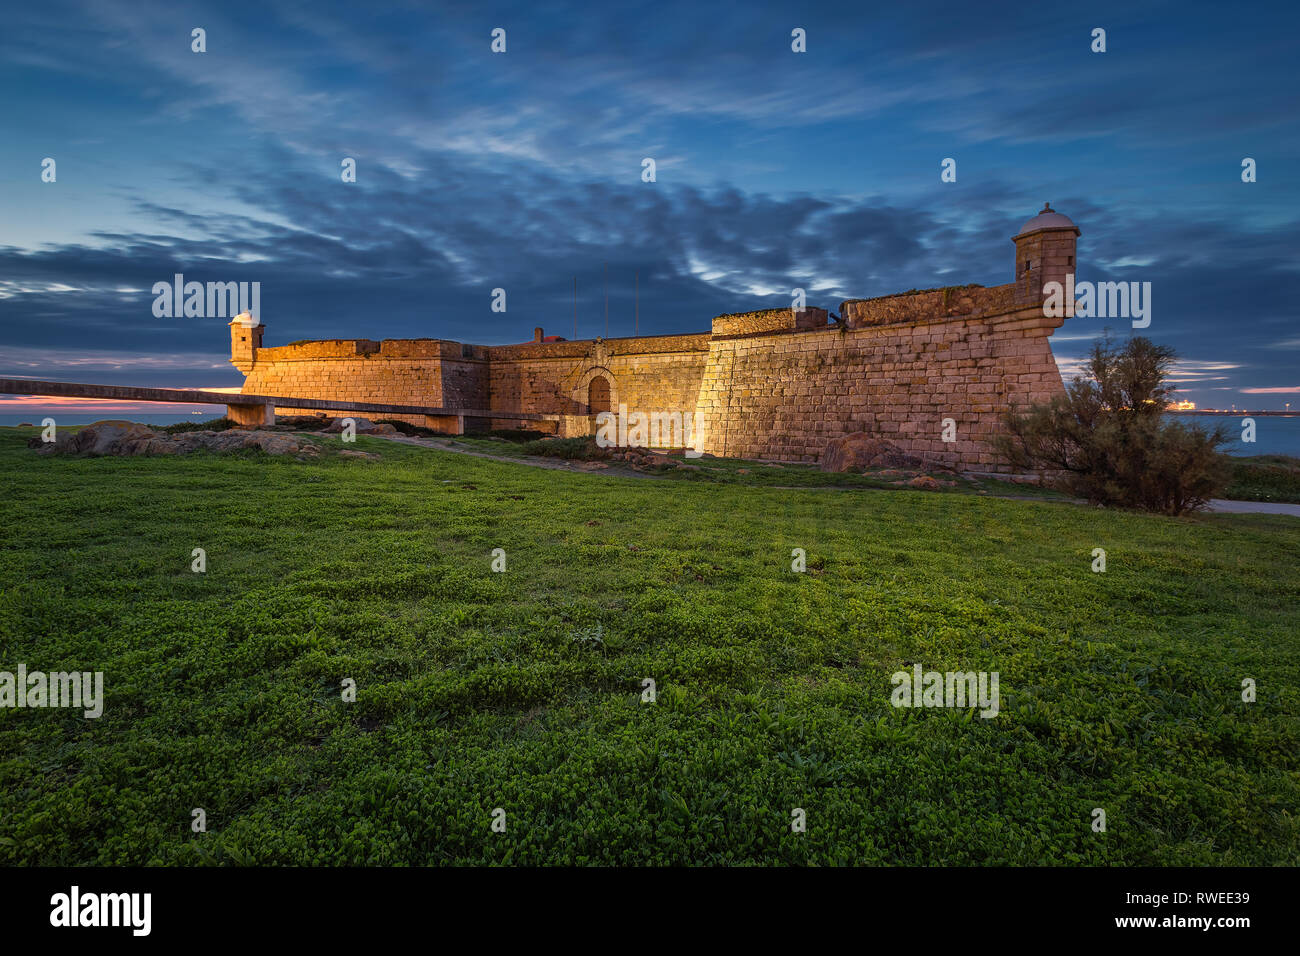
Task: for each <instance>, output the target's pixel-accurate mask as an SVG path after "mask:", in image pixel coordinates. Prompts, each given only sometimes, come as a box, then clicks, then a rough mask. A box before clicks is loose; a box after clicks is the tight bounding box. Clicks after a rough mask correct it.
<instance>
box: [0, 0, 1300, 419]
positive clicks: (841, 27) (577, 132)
mask: <svg viewBox="0 0 1300 956" xmlns="http://www.w3.org/2000/svg"><path fill="white" fill-rule="evenodd" d="M1298 10H1300V7H1298V6H1297V5H1296V4H1293V3H1289V2H1288V3H1262V4H1241V5H1225V4H1205V5H1200V4H1188V3H1150V4H1134V3H1132V2H1125V3H1114V4H1111V3H1099V4H1098V3H1094V4H1087V5H1084V4H1077V3H1070V4H1054V3H1037V4H1031V5H1025V4H1007V5H1001V4H979V3H965V2H961V3H946V4H927V3H920V2H910V0H909V2H907V3H894V4H887V5H884V4H882V5H874V4H859V3H846V4H842V5H837V4H829V3H827V4H807V3H790V4H772V3H762V2H747V3H744V4H709V3H700V2H690V3H680V4H679V3H670V2H656V3H638V4H633V3H620V4H596V3H589V4H564V3H527V4H507V3H437V2H420V3H409V4H408V3H386V2H376V3H361V4H347V5H343V4H337V5H336V4H325V3H315V2H313V3H289V2H279V0H259V2H257V3H249V4H243V3H235V2H223V3H209V4H194V3H186V2H177V0H168V2H160V3H146V2H139V0H131V2H121V3H119V2H112V0H91V2H87V3H84V4H76V3H72V4H69V3H62V2H51V3H36V4H17V3H12V2H10V3H7V4H5V9H4V15H3V21H0V22H3V27H2V28H0V84H2V88H3V91H4V98H3V103H4V121H3V133H4V135H3V136H0V263H2V265H0V375H3V376H15V377H28V378H45V379H60V380H67V381H77V382H104V383H121V384H138V385H162V386H178V387H179V386H189V387H227V388H229V387H235V386H238V385H239V384H240V383H241V381H242V376H240V374H239V373H238V372H237V371H236V370H235V369H234V368H233V367H232V366H231V365H230V364H229V336H228V330H227V328H226V321H227V320H226V319H222V318H155V317H154V315H153V310H152V306H153V301H154V296H153V294H152V292H151V291H150V290H151V288H152V286H153V285H154V283H156V282H160V281H163V282H170V281H171V278H172V276H173V274H174V273H178V272H179V273H183V274H184V275H185V277H186V279H187V280H194V281H200V282H207V281H221V282H227V281H246V282H253V281H257V282H260V283H261V306H262V314H261V315H260V316H259V318H260V319H261V320H262V321H263V322H264V323H265V324H266V339H265V344H266V345H281V344H284V343H287V342H290V341H293V340H297V339H313V338H357V337H364V338H371V339H382V338H405V337H431V338H448V339H455V340H459V341H468V342H475V343H482V344H498V343H508V342H519V341H527V340H530V339H531V338H532V330H533V327H534V326H538V325H540V326H544V327H545V328H546V331H547V333H548V334H558V335H563V336H566V337H571V336H572V334H573V300H572V297H573V280H574V277H575V276H576V277H577V281H578V323H579V336H580V337H583V338H588V337H594V336H597V335H602V334H604V332H605V315H604V298H603V292H602V274H603V273H602V266H603V264H604V263H608V277H609V278H608V281H609V313H610V319H609V323H610V325H609V332H610V334H611V335H614V336H620V335H631V334H632V332H633V311H634V303H633V289H634V276H635V275H636V274H637V273H638V272H639V282H640V331H641V332H642V333H677V332H698V331H706V330H707V329H708V328H709V321H710V319H711V317H712V316H714V315H716V314H718V313H723V312H740V311H747V310H750V309H760V308H786V307H789V305H790V298H791V290H792V289H793V288H795V287H802V288H805V289H807V290H808V304H809V305H815V306H820V307H823V308H828V309H830V310H831V311H832V312H836V311H837V310H838V307H839V303H840V302H841V301H842V300H843V299H846V298H857V297H870V296H878V295H885V294H888V293H892V292H902V291H906V290H908V289H912V288H930V287H935V286H942V285H950V284H957V283H966V282H977V283H981V284H983V285H988V286H992V285H1000V284H1003V283H1007V282H1010V281H1012V277H1013V276H1012V270H1013V261H1014V249H1013V246H1012V244H1011V241H1010V239H1011V236H1013V235H1014V234H1015V233H1016V232H1017V231H1018V228H1019V226H1020V225H1021V224H1022V223H1023V222H1024V221H1025V220H1027V219H1029V218H1030V217H1032V216H1033V215H1034V214H1035V213H1037V212H1038V210H1040V209H1041V208H1042V206H1043V203H1044V202H1045V201H1050V202H1051V203H1052V206H1053V208H1055V209H1056V210H1058V211H1059V212H1062V213H1065V214H1066V215H1068V216H1070V217H1071V218H1072V219H1073V220H1074V221H1075V222H1076V223H1077V224H1078V226H1079V228H1080V229H1081V230H1082V236H1081V237H1080V239H1079V246H1078V261H1079V278H1080V279H1081V280H1092V281H1104V280H1123V281H1138V282H1150V283H1151V284H1152V321H1151V325H1150V327H1149V328H1148V329H1146V330H1145V331H1144V332H1142V333H1141V334H1146V335H1149V336H1150V337H1152V338H1154V339H1155V340H1156V341H1158V342H1162V343H1167V344H1169V345H1172V346H1174V347H1175V348H1176V349H1177V350H1178V352H1179V354H1180V356H1181V357H1182V361H1181V363H1180V366H1179V372H1178V379H1179V385H1180V387H1181V388H1182V389H1183V390H1184V391H1183V393H1182V397H1186V398H1190V399H1192V400H1194V401H1196V402H1197V403H1198V404H1200V405H1202V406H1205V405H1215V406H1219V407H1227V406H1228V405H1229V404H1232V403H1235V404H1236V405H1237V406H1238V407H1243V406H1245V407H1251V408H1280V407H1282V404H1283V403H1284V402H1287V401H1291V402H1295V403H1297V404H1300V323H1297V306H1296V301H1297V299H1296V296H1293V295H1292V294H1291V292H1290V288H1291V285H1292V284H1293V283H1294V282H1295V281H1296V279H1297V278H1300V276H1298V271H1300V257H1298V256H1297V249H1298V248H1300V216H1298V215H1297V209H1298V208H1300V207H1298V205H1297V198H1298V192H1297V178H1298V177H1300V135H1298V130H1297V119H1296V117H1297V116H1300V97H1298V96H1297V88H1298V86H1300V83H1298V81H1297V73H1298V72H1300V71H1297V68H1296V53H1295V47H1296V37H1297V35H1300V12H1297V11H1298ZM196 27H197V28H202V29H204V30H205V31H206V45H207V52H205V53H195V52H192V50H191V43H192V40H191V31H192V30H193V29H194V28H196ZM498 27H499V28H502V29H504V30H505V31H506V43H507V46H506V52H505V53H493V52H492V50H491V43H492V36H491V34H492V31H493V29H494V28H498ZM1096 27H1101V28H1104V29H1105V30H1106V46H1107V51H1106V52H1105V53H1093V52H1092V51H1091V49H1090V47H1091V43H1092V38H1091V34H1092V30H1093V29H1094V28H1096ZM795 28H802V29H803V30H805V31H806V35H807V52H806V53H795V52H792V50H791V31H792V30H793V29H795ZM46 157H49V158H52V159H54V160H55V161H56V163H57V167H56V168H57V178H56V181H55V182H43V181H42V175H41V174H42V161H43V160H44V159H45V158H46ZM345 157H351V158H353V159H355V160H356V169H357V181H356V182H355V183H344V182H343V181H342V180H341V177H340V172H341V167H340V164H341V162H342V160H343V159H344V158H345ZM646 157H650V158H653V159H654V160H655V163H656V166H657V181H656V182H653V183H646V182H643V181H642V160H643V159H644V158H646ZM948 157H951V158H954V159H955V160H956V162H957V181H956V182H955V183H944V182H941V181H940V172H941V168H940V166H941V163H942V161H943V160H944V159H945V158H948ZM1246 157H1250V158H1253V159H1254V160H1255V161H1256V163H1257V176H1258V181H1257V182H1254V183H1243V182H1242V175H1241V174H1242V160H1243V159H1244V158H1246ZM498 287H500V288H504V289H505V290H506V292H507V311H506V312H505V313H498V312H493V311H492V310H491V303H492V290H493V289H494V288H498ZM1106 327H1110V328H1111V329H1112V330H1113V331H1114V333H1115V334H1116V335H1117V336H1119V337H1124V336H1127V335H1129V334H1133V330H1132V329H1131V328H1130V327H1129V323H1128V321H1126V320H1101V319H1086V318H1074V319H1070V320H1068V321H1067V322H1066V324H1065V325H1064V327H1063V328H1062V329H1060V330H1059V331H1058V332H1057V333H1056V334H1055V335H1054V336H1053V338H1052V340H1051V341H1052V346H1053V349H1054V351H1055V353H1056V356H1057V359H1058V362H1059V363H1060V364H1061V366H1062V369H1063V371H1065V372H1066V374H1067V376H1068V375H1069V374H1070V373H1071V371H1072V369H1073V362H1074V361H1075V360H1077V359H1078V357H1079V356H1081V355H1082V354H1083V353H1084V352H1085V351H1086V350H1087V348H1088V345H1089V343H1090V342H1091V341H1092V340H1093V339H1094V338H1095V337H1097V336H1098V335H1100V334H1101V333H1102V332H1103V330H1104V329H1105V328H1106ZM16 407H18V406H16V405H15V404H14V403H13V402H12V401H10V402H9V403H0V410H4V409H14V408H16ZM32 407H34V406H32ZM152 410H157V406H153V407H152Z"/></svg>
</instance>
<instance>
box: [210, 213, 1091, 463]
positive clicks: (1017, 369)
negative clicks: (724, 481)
mask: <svg viewBox="0 0 1300 956" xmlns="http://www.w3.org/2000/svg"><path fill="white" fill-rule="evenodd" d="M1078 235H1079V229H1078V228H1077V227H1076V226H1075V225H1074V223H1073V222H1071V221H1070V220H1069V219H1068V218H1067V217H1066V216H1063V215H1061V214H1060V213H1057V212H1054V211H1053V210H1052V209H1051V207H1050V206H1047V205H1045V206H1044V208H1043V211H1042V212H1041V213H1039V214H1038V215H1037V216H1035V217H1033V218H1032V219H1030V220H1029V221H1028V222H1026V223H1025V224H1024V226H1022V227H1021V229H1020V231H1019V233H1018V234H1017V235H1016V236H1014V237H1013V240H1012V241H1013V243H1014V245H1015V264H1014V273H1013V275H1014V281H1013V282H1009V283H1007V284H1006V285H1000V286H994V287H992V288H985V287H982V286H978V285H966V286H948V287H946V288H942V289H933V290H928V291H921V292H918V291H912V292H905V293H902V294H899V295H889V296H882V297H878V298H873V299H849V300H847V301H845V302H843V303H841V304H840V308H839V315H838V316H832V315H830V314H828V312H827V311H826V310H825V309H818V308H811V307H809V308H805V309H803V310H800V311H796V310H792V309H772V310H764V311H759V312H744V313H739V314H732V315H719V316H717V317H716V318H714V319H713V323H712V328H711V329H710V330H709V331H708V332H700V333H692V334H685V335H654V336H637V337H631V338H604V339H602V338H597V339H590V340H582V341H566V340H564V339H561V338H559V337H556V336H552V337H549V338H548V337H546V336H544V335H543V332H542V330H541V329H540V328H539V329H536V330H535V332H534V340H533V341H532V342H527V343H523V344H518V345H469V344H465V343H461V342H452V341H447V340H444V339H385V340H383V341H380V342H376V341H371V340H369V339H329V340H325V341H315V342H297V343H294V344H291V345H282V346H277V347H264V346H263V345H262V333H263V331H264V330H265V325H263V324H255V325H254V324H245V322H243V321H235V322H232V323H231V326H230V328H231V357H230V360H231V362H232V364H234V365H235V367H236V368H238V369H239V370H240V371H241V372H243V373H244V374H245V376H246V379H245V382H244V386H243V392H244V393H245V394H261V395H274V396H281V397H285V398H317V399H337V400H344V401H355V402H367V403H370V402H373V403H391V404H402V405H419V406H430V407H436V408H437V409H439V410H441V411H443V412H444V414H441V415H430V416H424V415H418V416H413V415H391V416H383V417H391V418H397V419H402V420H406V421H410V422H412V423H414V424H420V425H426V426H428V427H432V428H436V429H437V430H439V431H445V432H449V433H461V432H462V431H464V430H480V429H489V428H515V427H519V426H520V425H521V423H523V424H525V425H526V427H534V428H538V429H539V430H542V431H546V432H550V433H553V434H556V435H561V436H572V435H584V434H594V433H595V431H596V415H597V414H598V413H600V412H602V411H615V412H616V411H618V410H619V407H620V406H621V405H622V406H626V407H627V409H628V412H629V414H631V413H634V412H642V413H650V412H667V413H672V412H680V413H683V414H694V416H695V418H694V424H695V439H696V441H695V447H697V448H698V449H700V450H701V451H703V452H705V453H708V454H713V455H718V456H727V457H734V458H751V459H768V460H776V461H817V460H819V459H820V457H821V455H822V452H823V450H824V449H825V447H826V444H827V443H828V442H829V441H831V440H832V439H835V438H839V437H841V436H844V435H847V434H850V433H853V432H867V433H869V434H871V435H873V436H876V437H880V438H884V439H886V440H888V441H890V442H892V443H893V444H895V445H896V446H898V447H899V448H900V449H902V450H903V451H905V452H907V453H909V454H911V455H915V456H917V457H921V458H925V459H928V460H931V461H934V462H938V463H941V464H944V465H948V466H951V467H954V468H958V469H962V470H969V471H1002V470H1005V468H1004V467H1003V465H1002V464H1001V462H1000V461H999V459H998V456H997V455H996V453H995V452H994V449H993V447H992V446H991V444H990V440H991V438H992V436H993V435H994V434H995V433H996V432H997V431H998V430H999V429H1000V428H1001V427H1002V425H1001V417H1002V416H1003V414H1004V413H1005V412H1007V411H1008V410H1009V409H1010V408H1012V407H1015V406H1017V405H1021V404H1025V403H1028V402H1034V401H1044V400H1047V399H1049V398H1051V397H1052V396H1053V395H1055V394H1058V393H1060V392H1061V391H1062V390H1063V385H1062V381H1061V375H1060V372H1059V371H1058V370H1057V366H1056V360H1055V359H1054V358H1053V356H1052V350H1051V347H1050V345H1049V344H1048V338H1049V336H1051V334H1052V332H1053V331H1054V330H1055V329H1057V328H1059V327H1060V325H1061V324H1062V323H1063V322H1064V319H1063V318H1052V317H1047V316H1045V315H1044V314H1043V313H1044V310H1043V299H1044V292H1043V287H1044V285H1045V284H1046V283H1048V282H1062V283H1063V282H1064V281H1065V276H1066V273H1074V272H1075V271H1076V266H1075V260H1074V256H1075V240H1076V238H1077V237H1078ZM275 411H276V413H280V414H310V410H309V409H295V408H293V407H292V406H283V407H279V406H278V407H277V408H276V409H275ZM465 412H473V413H475V414H473V415H466V414H464V413H465ZM512 414H526V415H532V416H536V415H539V414H540V415H542V416H544V418H543V419H542V420H537V419H533V420H530V421H527V422H524V421H523V420H522V419H520V418H512V417H511V416H512ZM946 418H948V419H952V420H953V422H954V423H955V426H956V429H955V439H956V440H955V441H944V440H943V439H944V436H943V426H942V422H943V420H944V419H946ZM949 432H950V434H949V436H948V437H952V434H951V429H950V430H949Z"/></svg>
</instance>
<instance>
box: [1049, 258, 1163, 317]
mask: <svg viewBox="0 0 1300 956" xmlns="http://www.w3.org/2000/svg"><path fill="white" fill-rule="evenodd" d="M1043 293H1044V294H1045V295H1046V296H1047V298H1046V299H1044V300H1043V315H1045V316H1046V317H1047V318H1049V319H1059V318H1061V317H1062V316H1064V317H1065V318H1067V319H1069V318H1073V317H1074V316H1076V315H1077V316H1079V317H1080V318H1083V319H1093V318H1096V319H1132V320H1133V328H1135V329H1145V328H1146V327H1147V326H1149V325H1150V324H1151V283H1150V282H1097V283H1092V282H1080V283H1078V284H1077V285H1076V284H1075V281H1074V273H1073V272H1071V273H1067V274H1066V276H1065V283H1064V284H1062V283H1060V282H1045V283H1043Z"/></svg>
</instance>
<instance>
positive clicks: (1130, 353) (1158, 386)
mask: <svg viewBox="0 0 1300 956" xmlns="http://www.w3.org/2000/svg"><path fill="white" fill-rule="evenodd" d="M1176 358H1177V355H1176V353H1175V352H1174V350H1173V349H1171V348H1169V347H1168V346H1164V345H1156V344H1155V343H1154V342H1152V341H1151V340H1150V339H1146V338H1142V337H1141V336H1138V337H1135V338H1132V339H1130V340H1129V341H1128V342H1127V343H1125V344H1123V345H1116V344H1115V343H1113V342H1112V341H1111V340H1110V339H1109V338H1106V339H1104V340H1103V341H1100V342H1096V343H1094V344H1093V347H1092V355H1091V357H1090V358H1089V360H1088V362H1087V363H1086V365H1085V366H1084V368H1085V371H1086V374H1085V375H1080V376H1077V377H1076V378H1075V379H1074V380H1073V381H1072V382H1071V383H1070V384H1069V385H1068V386H1066V390H1065V394H1064V395H1060V396H1057V397H1055V398H1054V399H1053V400H1052V401H1050V402H1048V403H1045V404H1036V405H1031V406H1029V407H1028V408H1027V409H1016V410H1013V411H1012V412H1011V413H1010V414H1009V415H1007V417H1006V419H1005V422H1006V425H1007V434H1005V435H1002V436H999V437H998V438H997V439H995V443H996V446H997V448H998V450H999V451H1000V452H1001V453H1002V454H1003V455H1004V456H1005V457H1006V458H1007V460H1008V461H1010V462H1011V463H1012V464H1013V465H1015V466H1016V467H1019V468H1024V469H1031V470H1036V471H1039V472H1043V473H1044V474H1046V475H1048V476H1049V478H1050V480H1051V481H1052V482H1053V483H1054V484H1056V485H1057V486H1059V487H1061V488H1062V489H1063V490H1065V491H1069V492H1070V493H1072V494H1075V495H1079V496H1080V497H1084V498H1087V499H1088V500H1089V501H1092V502H1095V503H1097V504H1103V505H1119V506H1123V507H1132V508H1143V509H1146V510H1148V511H1159V512H1162V513H1164V514H1170V515H1178V514H1182V513H1184V512H1186V511H1194V510H1195V509H1197V508H1200V507H1203V506H1204V505H1205V504H1206V503H1207V502H1208V501H1209V500H1210V499H1211V498H1213V497H1215V496H1216V495H1218V494H1221V493H1222V492H1223V489H1224V488H1225V487H1226V485H1227V482H1228V477H1229V472H1228V468H1227V463H1226V462H1225V461H1224V460H1223V457H1222V456H1221V455H1220V454H1219V452H1218V449H1219V446H1220V445H1223V444H1225V443H1226V442H1228V441H1229V440H1230V439H1229V437H1228V434H1227V431H1226V430H1225V429H1224V427H1223V426H1218V427H1216V428H1215V429H1214V430H1213V431H1211V432H1206V431H1203V430H1201V429H1199V428H1193V427H1189V426H1187V425H1184V424H1183V423H1182V422H1179V421H1177V420H1176V419H1174V418H1172V417H1170V416H1167V415H1165V413H1164V412H1165V406H1166V405H1167V404H1168V402H1169V399H1170V397H1171V396H1172V395H1173V392H1174V387H1173V386H1172V385H1170V384H1169V381H1168V377H1169V372H1170V369H1171V368H1172V367H1173V364H1174V360H1175V359H1176Z"/></svg>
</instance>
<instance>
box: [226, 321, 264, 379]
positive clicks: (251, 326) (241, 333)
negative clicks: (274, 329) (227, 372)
mask: <svg viewBox="0 0 1300 956" xmlns="http://www.w3.org/2000/svg"><path fill="white" fill-rule="evenodd" d="M229 324H230V364H231V365H233V366H235V368H237V369H239V370H240V371H241V372H243V373H244V374H245V375H247V374H248V373H249V372H251V371H252V370H253V362H255V361H256V360H257V350H258V349H260V348H261V347H262V332H263V331H264V330H265V329H266V326H264V325H263V324H262V323H261V322H259V321H257V319H256V318H254V317H253V315H252V313H250V312H241V313H239V315H237V316H235V317H234V318H233V319H232V320H231V321H230V323H229Z"/></svg>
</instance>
